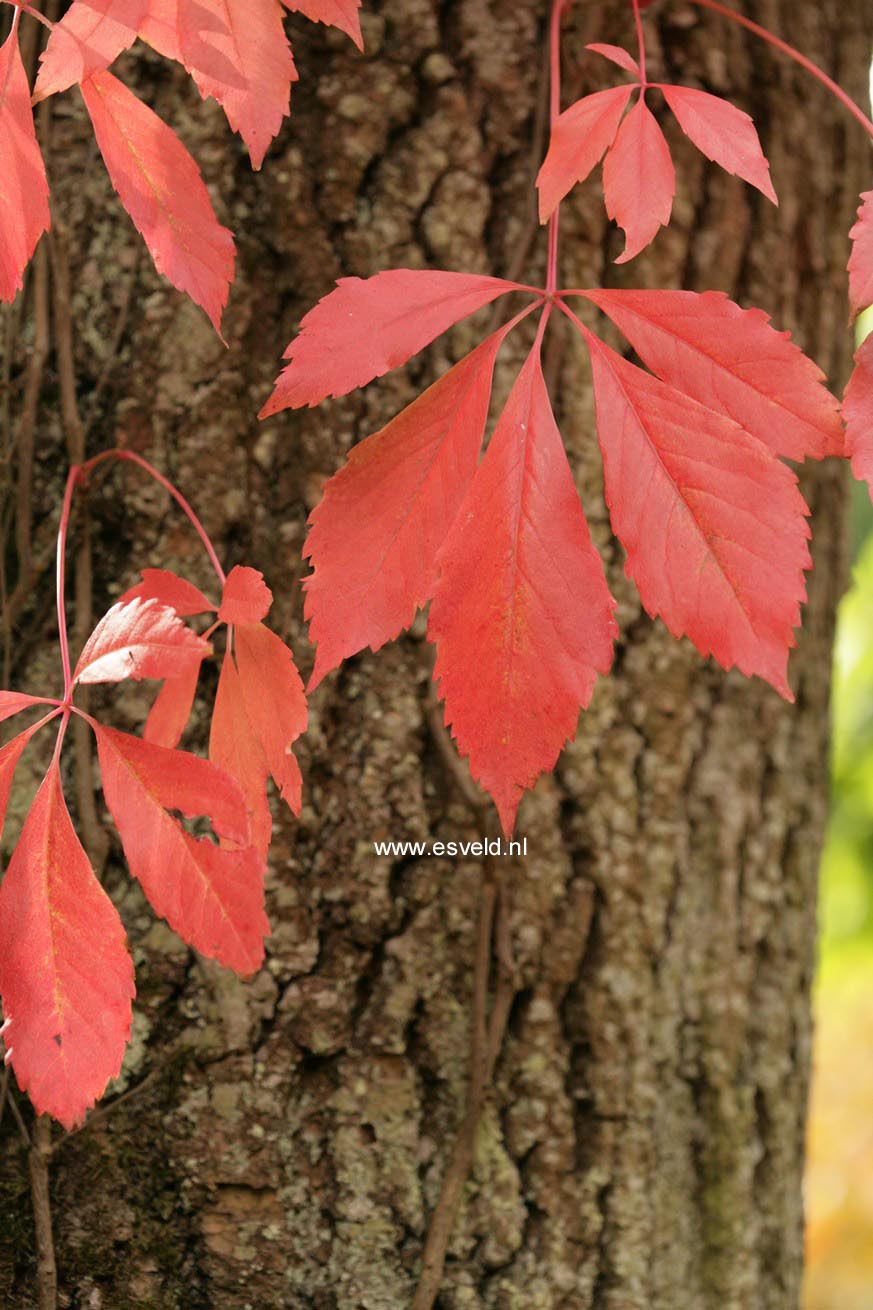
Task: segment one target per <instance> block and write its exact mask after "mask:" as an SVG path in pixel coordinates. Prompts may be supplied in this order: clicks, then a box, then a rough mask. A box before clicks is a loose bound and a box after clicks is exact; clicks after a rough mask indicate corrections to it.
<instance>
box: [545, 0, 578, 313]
mask: <svg viewBox="0 0 873 1310" xmlns="http://www.w3.org/2000/svg"><path fill="white" fill-rule="evenodd" d="M572 3H573V0H554V4H553V6H552V19H551V22H550V24H549V127H550V129H551V130H554V126H555V123H556V122H557V119H558V117H559V115H560V113H561V19H562V17H563V15H564V10H565V9H567V8H569V6H570V5H571V4H572ZM560 221H561V206H560V204H559V205H557V206H556V207H555V211H554V213H553V214H552V216H551V218H550V219H549V253H548V259H547V263H546V269H547V272H546V294H547V295H549V296H551V295H554V293H555V291H556V290H557V286H558V230H559V226H560Z"/></svg>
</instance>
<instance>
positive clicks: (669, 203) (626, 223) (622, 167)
mask: <svg viewBox="0 0 873 1310" xmlns="http://www.w3.org/2000/svg"><path fill="white" fill-rule="evenodd" d="M621 90H623V91H627V90H628V88H627V87H622V88H621ZM675 192H676V174H675V173H674V171H673V161H672V160H671V158H670V151H669V148H668V146H667V142H666V141H665V140H664V133H663V132H662V131H661V129H660V127H659V126H658V124H657V122H656V121H655V117H654V115H653V114H652V112H651V110H650V109H649V107H648V105H647V104H646V102H645V100H644V99H643V97H642V95H641V96H640V99H639V100H638V101H637V103H636V104H635V105H634V107H633V109H632V110H631V111H630V113H629V114H628V116H627V118H626V119H625V120H624V122H623V123H622V124H621V126H620V127H619V129H618V134H617V136H616V138H615V143H614V145H613V147H612V149H611V150H610V152H609V154H608V155H607V156H606V161H605V163H604V165H603V195H604V199H605V201H606V212H607V214H608V215H609V217H610V218H613V219H615V221H616V223H617V224H618V226H619V227H620V228H623V229H624V232H625V235H626V237H627V243H626V245H625V249H624V253H623V254H621V255H619V257H618V259H617V260H616V261H615V262H616V263H617V264H625V263H627V261H628V260H629V259H633V257H634V255H638V254H639V252H640V251H641V250H643V249H644V248H645V247H646V246H647V245H648V244H649V242H650V241H651V240H652V239H653V237H654V236H655V234H656V233H657V231H658V228H659V227H661V226H662V225H663V224H665V223H669V221H670V213H671V211H672V208H673V196H674V195H675Z"/></svg>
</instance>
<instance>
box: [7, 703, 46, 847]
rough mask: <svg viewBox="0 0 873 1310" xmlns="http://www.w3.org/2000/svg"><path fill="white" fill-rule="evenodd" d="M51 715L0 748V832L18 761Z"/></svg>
mask: <svg viewBox="0 0 873 1310" xmlns="http://www.w3.org/2000/svg"><path fill="white" fill-rule="evenodd" d="M53 717H54V716H53V715H46V717H45V718H44V719H40V721H39V723H34V724H31V726H30V727H29V728H25V729H24V731H23V732H19V734H18V736H17V737H13V738H12V740H11V741H8V742H7V743H6V745H5V746H3V747H2V748H0V832H2V830H3V824H4V823H5V822H6V810H7V808H8V805H9V793H10V791H11V790H12V780H13V778H14V777H15V770H16V769H17V767H18V761H19V760H20V759H21V756H22V754H23V753H24V749H25V747H26V746H27V743H28V742H29V741H30V739H31V737H32V736H33V735H34V733H36V732H38V731H39V729H40V728H42V727H43V726H44V725H45V724H46V723H47V722H48V721H49V719H50V718H53Z"/></svg>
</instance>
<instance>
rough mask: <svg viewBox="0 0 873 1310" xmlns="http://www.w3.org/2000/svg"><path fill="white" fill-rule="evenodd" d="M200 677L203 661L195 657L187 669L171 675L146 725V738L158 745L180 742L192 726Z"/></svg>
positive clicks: (156, 698)
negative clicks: (196, 659) (191, 718)
mask: <svg viewBox="0 0 873 1310" xmlns="http://www.w3.org/2000/svg"><path fill="white" fill-rule="evenodd" d="M199 681H200V661H199V660H198V661H197V662H196V663H195V662H194V661H193V660H192V661H190V663H189V664H188V665H187V666H186V668H185V670H184V672H183V673H180V674H174V675H173V676H172V677H170V678H167V679H166V681H165V682H164V685H163V687H161V690H160V691H159V692H158V694H157V696H156V697H155V700H154V703H153V705H152V707H151V709H150V710H149V714H148V718H147V719H146V722H145V727H144V728H143V733H142V735H143V737H144V738H145V740H146V741H151V742H154V743H155V745H156V746H169V747H173V746H178V744H179V741H180V739H181V736H182V733H183V732H184V731H185V729H186V727H187V726H188V720H189V719H190V717H191V707H192V706H193V704H194V697H195V695H196V694H197V683H198V682H199Z"/></svg>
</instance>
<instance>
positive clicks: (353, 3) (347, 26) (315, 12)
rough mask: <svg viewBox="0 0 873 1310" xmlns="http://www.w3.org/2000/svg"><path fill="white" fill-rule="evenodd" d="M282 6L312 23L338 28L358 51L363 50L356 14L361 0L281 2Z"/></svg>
mask: <svg viewBox="0 0 873 1310" xmlns="http://www.w3.org/2000/svg"><path fill="white" fill-rule="evenodd" d="M282 4H283V5H284V6H285V8H286V9H288V10H290V11H291V13H292V14H303V15H304V17H306V18H309V19H310V20H311V21H312V22H313V23H325V24H326V25H327V26H328V27H338V28H339V29H340V31H342V32H345V33H346V35H347V36H350V37H351V38H352V40H353V41H354V43H355V45H356V46H357V47H358V49H359V50H363V48H364V41H363V37H362V36H361V16H360V14H359V12H358V10H359V9H360V7H361V0H282Z"/></svg>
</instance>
